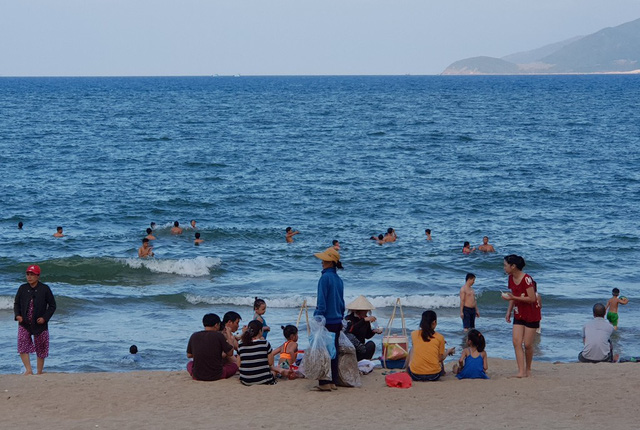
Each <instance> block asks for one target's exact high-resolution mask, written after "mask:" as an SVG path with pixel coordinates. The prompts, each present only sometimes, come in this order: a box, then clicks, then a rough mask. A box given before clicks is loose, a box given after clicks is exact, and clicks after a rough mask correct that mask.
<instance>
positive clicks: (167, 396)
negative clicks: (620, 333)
mask: <svg viewBox="0 0 640 430" xmlns="http://www.w3.org/2000/svg"><path fill="white" fill-rule="evenodd" d="M453 363H455V360H451V361H448V362H447V363H446V369H447V372H448V373H447V376H445V377H444V378H443V379H442V380H441V381H438V382H414V383H413V386H412V387H411V388H410V389H397V388H388V387H387V386H386V385H385V382H384V375H383V369H376V370H374V372H373V373H371V374H369V375H364V376H363V377H362V387H361V388H342V387H341V388H339V390H338V391H335V392H330V393H322V392H318V391H314V390H313V389H312V388H313V387H314V386H315V385H316V383H315V381H311V380H305V379H301V380H295V381H282V380H281V381H280V382H279V383H278V384H277V385H275V386H253V387H246V386H243V385H242V384H240V382H239V381H238V377H237V375H236V376H234V377H232V378H231V379H228V380H221V381H215V382H199V381H193V380H192V379H191V378H190V377H189V375H188V374H187V372H186V371H174V372H157V371H136V372H129V373H108V372H104V373H45V374H44V375H40V376H23V375H2V377H1V378H0V389H1V390H2V392H1V393H2V394H3V397H2V402H1V406H0V413H2V417H3V423H4V424H5V425H6V426H7V428H10V427H14V426H21V427H25V426H26V427H29V428H34V427H47V428H49V429H76V428H77V429H86V428H102V429H105V428H106V429H125V428H140V427H141V426H143V428H151V427H153V428H158V429H175V428H187V427H188V428H196V429H198V428H211V427H212V426H213V427H214V428H215V427H217V425H220V426H222V425H223V424H222V422H224V426H225V427H226V426H232V427H233V428H240V429H242V428H256V427H257V428H277V427H282V426H283V425H294V426H296V427H301V428H312V429H313V428H328V427H329V426H333V427H334V428H344V427H347V425H348V426H357V425H361V426H366V428H373V429H378V428H379V429H389V428H418V427H424V424H425V423H428V424H429V426H434V425H435V426H438V427H442V426H445V425H446V426H447V427H449V428H472V427H479V428H497V427H498V426H500V427H503V426H506V427H508V428H523V429H525V428H526V429H529V428H534V427H536V426H543V427H547V428H568V429H585V428H596V427H599V426H604V425H606V426H608V427H619V428H632V427H633V426H634V424H635V422H636V420H637V417H636V414H635V410H634V406H635V402H634V400H635V399H634V397H635V396H634V393H635V392H636V387H637V386H638V384H640V366H638V365H637V364H636V363H623V364H610V363H599V364H583V363H546V362H536V361H534V363H533V377H532V378H526V379H517V378H509V376H511V375H513V374H515V373H516V369H517V366H516V363H515V361H513V360H502V359H497V358H489V371H488V374H489V376H490V377H491V379H490V380H462V381H459V380H457V379H456V378H455V376H453V374H452V373H451V372H450V370H451V367H452V365H453ZM45 370H46V369H45ZM34 393H37V394H35V395H34ZM217 423H220V424H217Z"/></svg>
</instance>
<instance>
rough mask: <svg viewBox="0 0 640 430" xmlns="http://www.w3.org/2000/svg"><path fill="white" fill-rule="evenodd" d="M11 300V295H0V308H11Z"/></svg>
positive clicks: (12, 299)
mask: <svg viewBox="0 0 640 430" xmlns="http://www.w3.org/2000/svg"><path fill="white" fill-rule="evenodd" d="M13 301H14V298H13V297H11V296H0V310H6V309H13Z"/></svg>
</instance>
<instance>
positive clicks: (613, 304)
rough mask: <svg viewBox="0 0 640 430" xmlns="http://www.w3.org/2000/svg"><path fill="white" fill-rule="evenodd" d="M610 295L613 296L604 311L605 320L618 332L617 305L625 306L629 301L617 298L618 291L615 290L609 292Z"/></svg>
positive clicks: (624, 298)
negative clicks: (605, 313) (605, 311)
mask: <svg viewBox="0 0 640 430" xmlns="http://www.w3.org/2000/svg"><path fill="white" fill-rule="evenodd" d="M611 294H612V295H613V297H611V298H610V299H609V301H608V302H607V307H606V310H607V311H608V312H607V320H609V322H610V323H611V325H612V326H613V328H614V329H615V330H618V305H626V304H627V303H629V299H627V298H626V297H622V298H618V295H620V290H619V289H617V288H614V289H613V290H612V291H611Z"/></svg>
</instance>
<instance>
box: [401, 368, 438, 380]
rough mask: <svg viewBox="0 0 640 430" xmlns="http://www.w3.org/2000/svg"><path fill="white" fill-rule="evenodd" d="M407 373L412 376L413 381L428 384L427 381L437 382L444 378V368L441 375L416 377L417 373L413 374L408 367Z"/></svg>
mask: <svg viewBox="0 0 640 430" xmlns="http://www.w3.org/2000/svg"><path fill="white" fill-rule="evenodd" d="M407 373H408V374H409V376H411V379H412V380H414V381H420V382H427V381H437V380H438V379H440V377H441V376H444V367H443V368H442V370H441V371H440V373H434V374H433V375H416V374H415V373H411V369H409V368H408V367H407Z"/></svg>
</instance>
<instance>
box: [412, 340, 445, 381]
mask: <svg viewBox="0 0 640 430" xmlns="http://www.w3.org/2000/svg"><path fill="white" fill-rule="evenodd" d="M411 343H412V344H413V346H412V348H413V355H412V357H411V362H410V363H409V369H410V370H411V373H413V374H416V375H435V374H436V373H440V371H441V370H442V369H441V367H440V357H442V355H444V337H443V336H442V335H441V334H440V333H435V334H434V335H433V337H432V338H431V339H429V342H425V341H424V340H422V330H415V331H412V332H411Z"/></svg>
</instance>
